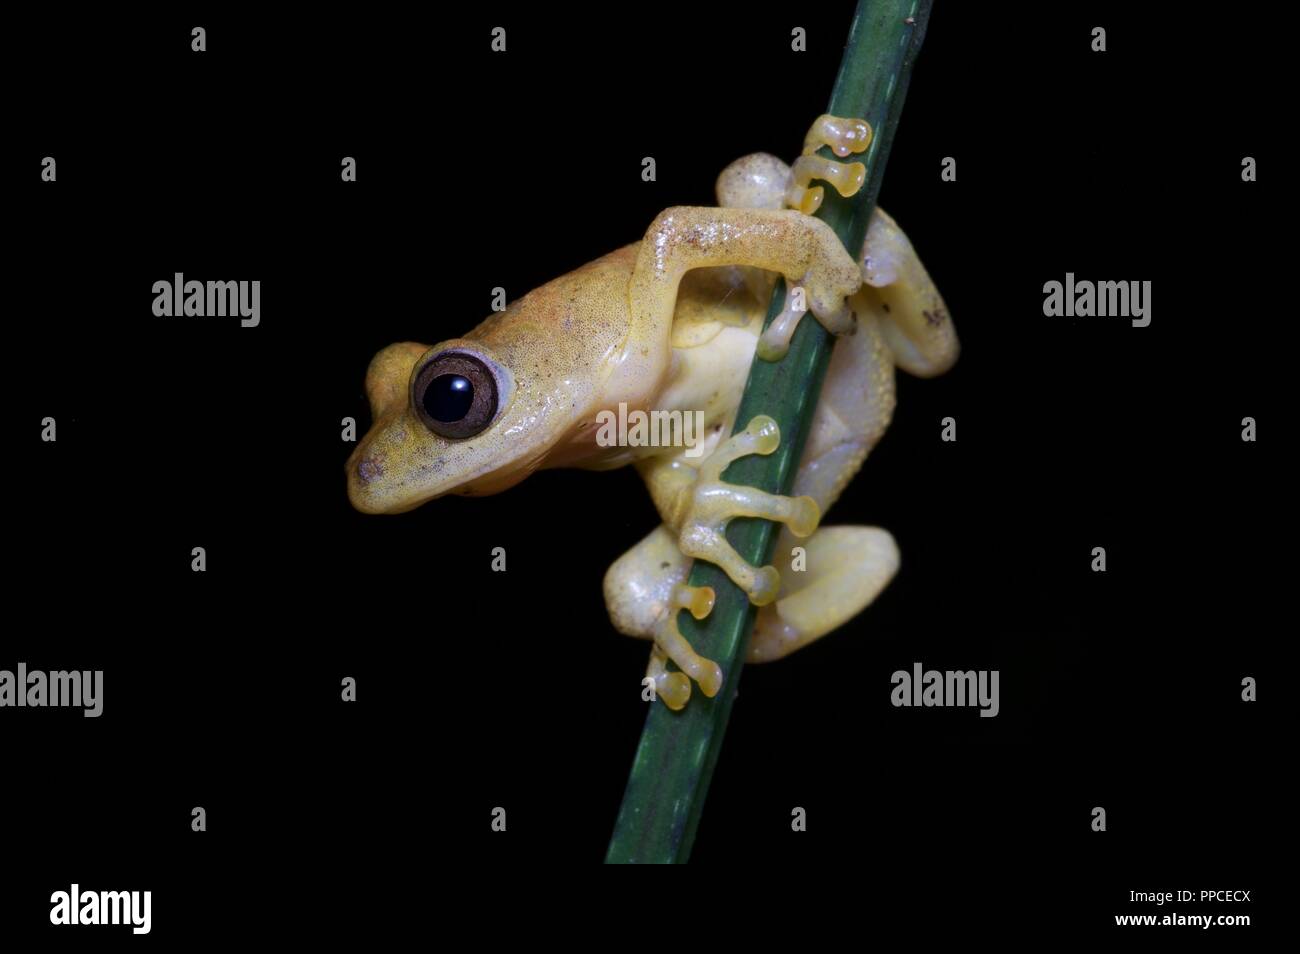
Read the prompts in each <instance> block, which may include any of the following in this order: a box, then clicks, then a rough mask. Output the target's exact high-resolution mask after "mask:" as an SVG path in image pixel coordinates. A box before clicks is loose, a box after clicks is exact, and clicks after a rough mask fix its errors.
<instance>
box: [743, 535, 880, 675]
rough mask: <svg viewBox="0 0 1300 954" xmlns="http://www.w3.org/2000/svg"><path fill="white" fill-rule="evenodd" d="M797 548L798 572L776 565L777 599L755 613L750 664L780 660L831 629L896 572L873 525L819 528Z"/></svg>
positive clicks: (853, 613) (860, 607) (858, 609)
mask: <svg viewBox="0 0 1300 954" xmlns="http://www.w3.org/2000/svg"><path fill="white" fill-rule="evenodd" d="M800 545H801V546H802V547H803V548H804V551H805V556H804V569H803V570H802V571H795V570H792V569H790V568H789V561H788V560H786V559H784V558H782V560H781V561H780V562H784V563H785V566H783V567H782V574H781V575H782V578H783V579H782V583H783V584H784V585H783V586H782V594H783V595H782V596H781V598H780V599H778V600H777V601H776V602H775V603H773V604H771V605H768V606H764V607H763V608H762V609H761V610H759V613H758V621H757V623H756V624H755V626H754V634H753V636H752V637H750V641H749V657H748V659H749V661H750V662H770V661H771V660H773V659H780V658H781V657H782V656H786V655H789V654H790V653H792V652H794V651H795V650H796V649H799V648H800V647H802V646H806V645H808V644H809V643H811V642H812V641H813V640H815V639H817V638H819V637H821V636H824V635H826V634H827V633H829V632H830V631H831V630H833V629H837V628H838V627H840V626H841V625H843V624H844V623H846V622H848V620H850V619H852V618H853V617H854V616H856V615H857V614H858V613H860V612H862V610H863V609H865V608H866V606H867V604H869V603H870V602H871V601H872V600H874V599H875V598H876V596H877V595H879V593H880V591H881V590H883V589H884V588H885V585H886V584H887V583H888V582H889V581H890V580H891V579H892V578H893V576H894V573H895V572H897V570H898V547H897V546H896V545H895V543H894V538H893V537H892V536H890V534H889V532H888V531H887V530H882V529H880V528H879V527H823V528H821V529H820V530H818V531H817V532H816V533H814V534H813V535H812V536H811V537H810V538H809V539H807V540H804V541H802V542H801V543H800ZM788 552H789V551H788V550H786V553H788Z"/></svg>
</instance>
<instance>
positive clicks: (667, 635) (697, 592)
mask: <svg viewBox="0 0 1300 954" xmlns="http://www.w3.org/2000/svg"><path fill="white" fill-rule="evenodd" d="M713 599H714V594H713V588H712V587H708V586H688V585H686V584H685V583H679V584H677V586H676V587H674V589H673V595H672V599H671V600H670V601H669V607H668V613H667V614H666V615H664V616H663V617H661V618H660V619H659V621H658V622H656V623H655V627H654V641H655V648H654V649H653V650H652V651H651V653H650V665H649V666H648V667H647V668H646V675H647V676H649V677H650V678H651V679H653V680H654V683H655V691H656V692H657V693H659V698H660V699H662V700H663V701H664V705H666V706H667V707H668V708H669V709H680V708H682V707H683V706H685V705H686V702H687V700H689V699H690V698H691V680H692V679H694V680H695V681H696V682H698V683H699V684H700V691H701V692H703V693H704V694H705V695H706V696H710V697H712V696H716V695H717V694H718V690H719V689H721V688H722V667H721V666H719V665H718V664H717V663H715V662H714V661H713V660H712V659H705V658H704V657H703V656H701V655H699V654H698V653H696V652H695V650H694V649H692V648H691V644H690V643H688V642H687V641H686V637H685V636H683V635H682V632H681V630H680V629H678V628H677V612H678V610H683V609H684V610H687V611H689V612H690V614H691V615H692V616H694V617H695V618H696V619H703V618H704V617H706V616H708V615H709V612H710V611H711V610H712V609H713ZM669 659H671V660H672V661H673V662H674V663H675V664H676V665H677V668H678V669H680V670H681V672H668V671H667V668H666V662H667V660H669Z"/></svg>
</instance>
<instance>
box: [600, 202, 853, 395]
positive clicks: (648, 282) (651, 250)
mask: <svg viewBox="0 0 1300 954" xmlns="http://www.w3.org/2000/svg"><path fill="white" fill-rule="evenodd" d="M721 265H745V266H751V267H754V268H761V269H765V270H767V271H772V272H777V273H778V274H780V275H782V276H783V277H784V278H785V279H786V280H787V281H788V282H790V283H792V284H798V285H801V286H802V287H803V288H804V289H805V292H806V302H807V306H808V309H809V310H810V311H811V312H812V313H813V315H814V316H815V317H816V319H817V320H818V321H820V322H821V323H822V324H823V325H825V326H826V329H827V330H828V331H830V332H831V333H832V334H837V335H838V334H845V333H847V332H849V331H852V330H853V326H854V318H853V311H852V310H851V309H850V307H849V305H848V297H849V296H850V295H852V294H854V293H855V292H856V291H857V290H858V289H859V288H860V287H861V285H862V272H861V269H860V268H859V267H858V264H857V263H856V262H855V261H854V260H853V257H852V256H851V255H849V253H848V252H846V251H845V250H844V246H843V245H842V244H840V240H839V238H838V237H837V236H836V235H835V232H834V231H833V230H832V229H831V228H830V226H828V225H827V224H826V223H825V222H822V221H821V220H820V219H815V218H813V217H812V216H809V215H804V214H803V213H801V212H795V211H793V210H789V209H748V208H741V209H733V208H712V207H693V206H677V207H674V208H670V209H665V210H664V211H663V212H661V213H660V214H659V216H658V217H657V218H656V219H655V220H654V222H653V223H652V224H651V226H650V229H649V231H647V232H646V236H645V239H644V241H642V243H641V247H640V249H639V250H638V252H637V261H636V265H635V267H634V268H633V272H632V276H631V279H630V281H629V283H628V306H629V310H630V312H631V314H630V319H631V323H630V328H629V332H628V336H627V338H626V339H625V341H624V345H623V348H622V357H621V359H620V360H618V361H617V362H615V365H616V366H617V367H618V368H619V369H620V374H622V375H623V376H624V378H625V379H639V381H640V392H641V394H642V395H643V396H644V398H645V399H646V400H647V401H648V400H650V399H651V397H652V396H653V394H654V392H655V390H656V389H657V388H658V387H659V385H660V383H661V382H662V380H663V376H664V375H665V374H666V373H667V369H668V367H669V362H670V360H671V348H670V345H669V341H670V329H671V328H672V322H673V310H674V306H675V305H676V301H677V288H678V285H679V283H680V282H681V279H682V276H683V275H684V274H685V273H686V272H688V271H690V270H691V269H693V268H709V267H714V266H721Z"/></svg>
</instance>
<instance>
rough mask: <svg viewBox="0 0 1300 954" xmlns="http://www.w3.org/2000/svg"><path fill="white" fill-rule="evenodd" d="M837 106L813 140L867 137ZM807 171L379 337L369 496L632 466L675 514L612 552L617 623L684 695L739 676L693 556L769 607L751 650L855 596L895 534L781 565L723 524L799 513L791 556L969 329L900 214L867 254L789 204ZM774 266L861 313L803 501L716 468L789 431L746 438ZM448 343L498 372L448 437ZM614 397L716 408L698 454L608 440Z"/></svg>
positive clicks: (385, 508) (873, 238) (814, 542)
mask: <svg viewBox="0 0 1300 954" xmlns="http://www.w3.org/2000/svg"><path fill="white" fill-rule="evenodd" d="M830 119H831V117H822V119H819V120H818V124H820V125H818V124H814V128H813V131H812V132H810V147H809V149H808V151H809V152H811V150H812V149H815V148H816V146H817V145H818V144H820V143H822V142H831V139H828V138H827V137H828V136H838V137H839V138H838V139H836V140H835V141H834V142H832V145H833V146H844V147H845V152H847V151H861V148H865V145H866V141H867V140H869V130H868V131H867V135H865V136H864V135H863V129H865V124H857V125H856V126H849V127H845V126H843V125H841V126H834V125H833V123H829V122H827V121H828V120H830ZM835 122H841V121H838V120H837V121H835ZM855 147H856V148H855ZM835 151H836V152H837V154H845V153H844V152H841V150H840V148H836V149H835ZM821 161H822V162H825V160H821ZM859 165H860V164H859ZM839 178H841V177H839V176H836V178H835V179H833V180H832V181H834V182H838V180H839ZM844 178H848V179H852V178H853V175H852V174H849V175H847V176H845V177H844ZM805 184H806V183H804V184H800V182H799V181H798V177H797V176H795V175H793V174H792V171H791V168H790V167H789V166H786V165H785V164H784V163H782V162H781V161H780V160H779V159H776V158H775V157H772V156H767V155H762V154H760V155H756V156H748V157H745V158H744V159H741V160H738V161H737V162H736V163H733V164H732V165H731V166H729V167H728V169H727V170H726V171H724V172H723V174H722V176H720V177H719V181H718V194H719V201H720V202H721V203H722V207H719V208H673V209H668V210H666V211H665V212H663V213H662V214H661V215H660V216H659V217H658V218H656V219H655V221H654V222H653V223H652V224H651V226H650V228H649V230H648V231H647V233H646V237H645V239H644V240H642V241H641V242H639V243H636V244H634V245H629V246H626V247H624V248H621V249H619V250H617V251H615V252H612V253H610V254H609V255H606V256H604V257H603V258H600V259H597V260H596V261H594V262H592V263H590V264H589V265H586V266H584V267H582V268H580V269H578V270H576V271H574V272H572V273H570V274H568V275H565V276H563V277H561V278H558V279H556V280H554V281H552V282H550V283H548V284H546V285H544V286H542V287H541V288H538V289H536V290H535V291H533V292H531V293H529V294H528V295H525V296H524V297H523V298H521V299H519V300H518V301H516V302H514V303H513V304H511V305H510V306H509V307H508V308H507V309H506V310H505V311H504V312H501V313H499V314H494V315H492V316H491V317H489V318H488V319H486V320H485V321H484V322H482V324H480V325H479V326H478V327H477V328H475V329H474V330H473V331H471V332H470V333H469V334H467V335H465V337H463V338H455V339H450V340H448V341H444V342H440V343H438V344H436V345H434V346H432V347H428V346H425V345H420V344H414V343H410V342H406V343H401V344H395V345H391V346H389V347H388V348H385V349H384V350H383V351H381V352H379V354H377V355H376V356H375V358H374V360H373V361H372V362H371V364H370V368H369V371H368V372H367V375H366V392H367V395H368V397H369V400H370V404H371V412H372V416H373V418H374V422H373V425H372V427H371V429H370V432H369V433H368V434H366V436H365V437H364V439H363V440H362V441H361V443H360V444H359V445H358V446H357V448H356V450H355V451H354V452H353V454H352V455H351V457H350V458H349V460H348V463H347V477H348V495H349V497H350V499H351V501H352V503H353V505H354V506H355V507H356V508H357V509H359V510H361V511H363V512H366V513H399V512H402V511H405V510H410V509H412V508H413V507H416V506H419V505H420V504H422V503H425V502H427V501H429V500H432V499H434V498H436V497H438V496H441V495H443V494H448V493H456V494H466V495H470V494H472V495H485V494H491V493H495V492H498V491H501V490H504V489H506V488H508V487H510V486H511V485H513V484H515V483H517V482H518V481H520V480H523V479H524V478H525V477H527V476H528V475H529V474H530V473H532V472H533V471H534V470H537V469H538V468H541V467H565V466H571V467H586V468H610V467H617V466H622V465H624V464H629V463H631V464H635V466H636V467H637V468H638V470H639V471H640V472H641V474H642V475H643V477H644V478H645V481H646V483H647V487H648V489H649V491H650V493H651V496H652V497H653V499H654V501H655V504H656V506H657V508H658V509H659V512H660V514H661V516H662V517H663V519H664V525H663V526H661V527H659V528H657V529H656V530H655V531H654V532H652V533H651V534H650V535H649V536H648V537H647V538H646V539H645V540H643V541H642V542H641V543H640V544H638V545H637V546H636V547H634V548H633V549H632V550H630V551H629V552H628V553H627V554H625V555H624V556H623V557H621V558H620V559H619V560H618V561H617V562H616V563H615V564H614V565H613V566H612V567H611V568H610V571H609V573H608V574H607V575H606V579H605V596H606V601H607V604H608V606H609V610H610V615H611V618H612V619H613V621H614V624H615V626H616V627H617V628H618V629H619V630H620V631H622V632H625V633H629V634H631V635H636V636H642V637H649V638H653V639H654V640H655V643H656V646H655V650H654V654H653V657H652V661H651V666H650V670H649V678H651V679H653V680H654V682H655V685H656V688H657V689H658V691H659V694H660V696H661V698H662V699H663V700H664V701H665V702H666V703H667V704H669V705H671V706H673V707H674V708H680V706H682V705H684V704H685V702H686V699H687V698H688V697H689V693H690V685H691V684H690V681H689V680H688V679H687V678H686V676H684V675H683V674H682V673H677V672H668V671H667V669H666V666H665V662H666V660H667V659H671V660H672V661H673V662H674V663H676V664H677V665H678V666H679V667H680V668H681V669H682V670H683V671H684V672H685V673H686V674H687V675H688V676H689V677H690V679H692V680H694V681H695V682H696V683H698V684H699V685H700V687H701V689H702V691H704V692H706V694H709V695H712V694H713V693H714V692H716V691H717V690H718V688H719V686H720V685H721V681H722V678H723V674H722V673H721V671H720V669H719V668H718V667H717V666H716V664H714V663H712V662H711V661H709V660H705V659H701V658H700V657H698V656H696V655H695V654H694V652H693V651H691V649H690V647H689V645H686V644H685V641H684V640H682V639H681V636H680V633H678V632H677V629H676V615H677V614H676V611H677V609H679V608H687V609H689V610H690V611H692V612H694V613H696V614H697V615H702V614H703V613H707V611H708V606H710V605H711V602H712V594H711V593H708V592H706V591H698V590H693V588H690V587H687V586H685V582H684V581H685V577H686V573H687V571H688V569H689V563H690V558H692V557H694V558H702V559H710V560H712V561H714V562H717V563H718V564H719V565H720V566H722V567H723V568H724V569H725V570H726V571H727V572H728V574H729V575H731V576H732V578H733V579H734V580H736V581H737V583H738V585H741V586H742V588H744V589H745V590H746V592H748V593H749V595H750V598H751V600H753V601H754V602H755V603H758V604H760V605H764V607H765V608H764V610H763V611H762V613H761V614H760V619H759V625H758V628H757V629H756V631H755V635H754V637H753V638H752V640H751V651H750V657H751V659H752V660H756V661H758V660H763V659H770V658H776V657H778V656H781V655H785V654H786V653H788V652H790V651H792V650H793V649H795V648H798V646H801V645H805V644H806V643H808V642H810V641H811V640H813V639H816V638H817V637H818V636H820V635H822V634H823V633H825V632H827V631H829V630H830V629H833V628H834V627H835V626H838V625H839V624H840V623H842V622H844V621H845V620H846V619H848V618H849V617H851V616H852V615H853V614H855V613H856V612H858V611H859V610H861V609H862V608H863V607H864V606H865V605H866V604H867V603H868V602H870V600H871V599H873V598H874V596H875V595H876V593H878V592H879V590H880V589H881V588H883V586H884V585H885V583H887V582H888V580H889V578H890V577H891V576H892V574H893V572H894V570H895V568H896V566H897V561H898V555H897V550H896V548H895V547H894V544H893V541H892V538H890V537H889V535H888V534H887V533H886V532H885V531H883V530H878V529H874V528H859V527H834V528H827V529H824V530H821V531H819V532H817V533H815V534H814V535H812V536H811V537H810V538H809V539H808V540H807V541H805V542H804V543H803V544H802V545H803V546H804V547H805V548H806V550H807V569H806V570H804V571H803V572H784V573H778V571H777V570H776V569H774V568H771V567H768V568H754V567H750V566H749V565H748V564H745V563H744V562H743V561H741V560H740V558H739V557H738V556H737V555H736V554H735V553H734V551H732V550H731V548H730V546H729V545H727V544H726V542H725V538H723V536H722V533H723V531H724V530H725V525H726V521H727V520H729V519H730V518H731V517H732V516H736V515H738V514H742V513H743V514H755V513H757V514H761V515H763V516H767V517H770V518H772V519H777V520H780V521H781V522H783V523H785V524H786V529H785V530H784V531H783V532H782V534H781V535H780V538H779V540H778V544H777V550H776V554H777V555H776V563H777V564H778V565H781V564H785V565H788V564H789V563H790V558H789V553H790V548H791V547H792V546H794V545H795V543H794V536H792V533H796V532H797V533H798V534H800V535H803V536H807V535H808V534H809V533H812V531H813V530H814V529H815V528H816V526H817V523H818V520H819V519H820V514H821V513H822V512H824V511H825V509H826V508H827V507H829V506H830V504H831V503H833V502H834V500H835V498H836V497H838V496H839V493H840V491H841V490H842V489H843V487H844V485H845V484H846V483H847V482H848V480H849V479H850V478H851V477H852V476H853V474H854V473H855V472H856V471H857V469H858V468H859V467H860V466H861V464H862V461H863V459H864V458H865V457H866V455H867V453H868V452H869V451H870V449H871V447H872V446H874V444H875V443H876V441H877V440H878V439H879V438H880V436H881V434H882V433H883V432H884V430H885V428H886V427H887V425H888V423H889V419H890V415H891V413H892V410H893V405H894V379H893V369H894V366H895V365H898V366H900V367H903V368H905V369H906V370H908V371H911V372H912V373H914V374H920V375H932V374H938V373H941V372H942V371H944V370H946V368H947V367H948V366H950V365H951V364H952V362H953V361H954V360H955V358H956V355H957V340H956V336H955V334H954V333H953V330H952V323H951V321H950V320H949V319H948V317H947V310H946V309H945V308H944V306H943V302H942V300H941V299H940V297H939V295H938V292H937V291H936V290H935V288H934V286H933V284H932V283H931V282H930V280H929V278H928V276H927V275H926V273H925V270H924V268H923V267H922V266H921V264H920V262H919V261H918V260H917V258H916V255H915V253H914V252H913V250H912V247H911V245H910V243H909V242H908V241H907V239H906V237H905V236H903V234H902V232H901V231H899V230H898V227H897V225H896V224H895V223H894V222H893V220H892V219H890V218H889V217H888V216H886V215H885V214H884V213H883V212H878V213H877V215H876V217H875V218H874V220H873V222H872V225H871V228H870V229H869V233H868V238H867V245H866V249H865V251H864V255H863V261H862V262H861V263H859V262H855V261H854V260H853V259H852V258H851V257H850V256H849V255H847V254H846V253H845V251H844V248H843V246H842V245H841V244H840V243H839V240H838V239H837V238H836V236H835V234H834V233H833V232H832V231H831V230H830V229H829V228H828V227H827V226H826V225H825V224H824V223H822V222H821V221H820V220H817V219H814V218H812V217H810V216H808V215H805V214H803V213H802V212H799V211H795V210H792V209H786V208H782V206H783V205H785V204H787V203H794V202H798V203H805V202H806V201H807V191H808V190H806V189H805V188H804V185H805ZM854 188H856V187H854ZM774 273H776V274H781V275H783V276H784V277H785V278H786V280H787V282H789V283H790V285H791V287H794V286H795V285H798V286H801V287H802V288H804V289H805V290H806V293H807V301H808V306H809V310H811V311H812V313H813V314H814V316H815V317H816V318H817V320H819V321H821V322H823V323H824V324H826V325H827V326H828V328H830V329H831V330H832V331H836V332H838V333H845V332H848V331H852V330H855V329H856V333H855V334H851V335H848V336H847V337H846V338H845V339H844V340H842V341H841V342H840V343H839V344H838V345H837V347H836V349H835V352H834V354H833V356H832V361H831V365H830V369H829V371H828V375H827V380H826V384H825V386H824V389H823V392H822V395H821V398H820V402H819V404H818V407H817V410H816V413H815V415H814V420H813V427H812V431H811V433H810V437H809V440H808V444H807V447H806V449H805V451H804V455H803V458H802V462H801V466H800V470H799V472H798V476H797V478H796V484H795V488H794V495H793V496H792V497H777V496H774V495H766V494H760V493H759V492H757V491H754V490H753V489H752V488H736V487H731V486H730V485H727V484H724V483H721V482H720V480H718V475H719V474H720V473H721V470H722V468H723V467H725V466H726V463H727V462H729V461H730V460H731V459H734V458H735V457H737V456H742V455H743V454H746V453H770V452H771V450H772V449H774V448H775V446H776V443H777V442H778V441H779V435H778V434H776V432H775V427H774V425H773V426H772V427H771V428H766V429H765V428H764V427H763V426H762V422H761V421H760V422H759V423H757V424H755V425H751V427H750V428H749V429H748V430H747V431H742V432H739V433H737V434H734V435H733V434H731V428H732V424H733V421H734V417H735V412H736V409H737V406H738V405H739V402H740V396H741V392H742V390H743V388H744V384H745V380H746V377H747V375H748V369H749V366H750V363H751V362H752V360H753V356H754V351H755V347H756V344H757V341H758V337H759V332H760V330H761V328H760V326H761V324H762V314H763V311H764V309H765V304H766V301H767V299H768V297H770V291H771V283H772V281H773V280H774ZM864 278H865V283H864ZM795 317H796V320H797V316H795ZM448 349H456V350H458V351H462V352H469V353H471V354H473V355H476V356H478V357H479V358H480V359H481V360H482V362H483V363H484V364H485V365H487V366H488V367H489V368H490V369H491V371H492V374H493V375H494V377H495V381H496V387H497V391H498V394H499V399H498V402H497V407H498V410H497V412H496V414H495V416H494V417H493V418H492V420H491V423H490V425H488V426H487V427H486V429H485V430H483V431H482V433H479V434H478V435H476V436H474V437H468V438H464V439H459V440H456V439H449V438H446V437H442V436H439V435H438V434H436V433H434V432H433V431H432V430H431V429H430V428H429V427H426V426H425V424H424V423H423V422H422V420H421V418H420V416H419V415H418V414H417V413H416V410H415V408H414V407H413V404H412V383H413V382H414V380H415V378H416V375H417V374H418V373H419V371H420V369H421V367H422V366H423V365H424V363H425V362H427V361H429V360H431V359H432V358H433V357H434V356H436V355H439V354H441V353H442V352H444V351H446V350H448ZM620 404H624V405H626V407H627V408H628V409H640V410H664V411H672V410H680V411H696V410H699V411H702V412H703V416H704V422H705V430H706V433H707V435H708V439H707V441H706V442H705V447H704V453H703V455H702V456H700V457H697V458H695V459H691V458H689V457H688V456H687V455H686V454H685V453H684V452H683V448H681V447H619V446H612V447H610V446H601V445H600V444H599V443H598V442H597V439H596V435H597V417H596V416H597V414H598V412H600V411H602V410H610V411H615V410H617V409H618V407H619V405H620Z"/></svg>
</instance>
